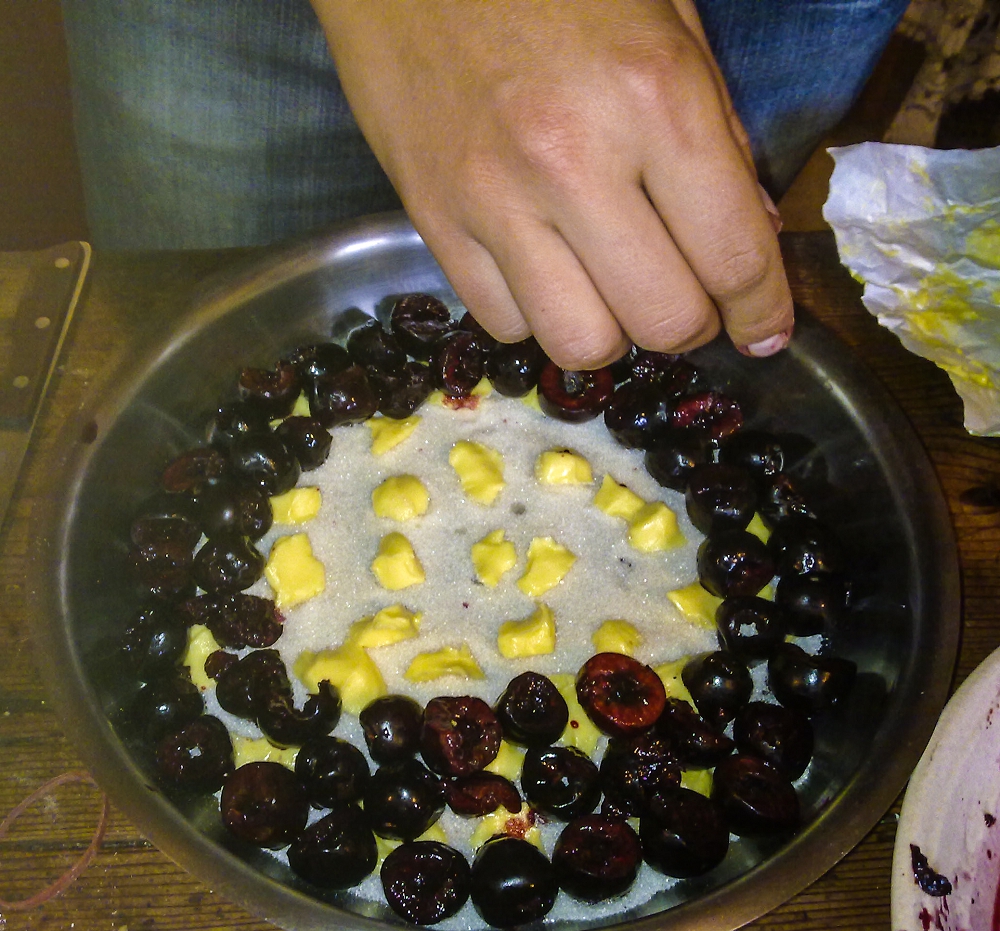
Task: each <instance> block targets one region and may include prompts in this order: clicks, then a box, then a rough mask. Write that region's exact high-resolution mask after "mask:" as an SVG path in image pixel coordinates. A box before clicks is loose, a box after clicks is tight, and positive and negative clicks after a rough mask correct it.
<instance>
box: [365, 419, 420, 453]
mask: <svg viewBox="0 0 1000 931" xmlns="http://www.w3.org/2000/svg"><path fill="white" fill-rule="evenodd" d="M418 423H420V418H419V417H418V416H417V415H416V414H411V415H410V416H409V417H407V418H405V419H404V420H394V419H393V418H392V417H372V418H370V419H369V420H366V421H365V425H366V426H367V427H368V429H369V430H370V431H371V434H372V455H373V456H384V455H385V454H386V453H387V452H389V450H390V449H395V448H396V447H397V446H399V444H400V443H402V442H403V440H405V439H407V438H408V437H409V436H411V435H412V433H413V431H414V430H416V429H417V424H418Z"/></svg>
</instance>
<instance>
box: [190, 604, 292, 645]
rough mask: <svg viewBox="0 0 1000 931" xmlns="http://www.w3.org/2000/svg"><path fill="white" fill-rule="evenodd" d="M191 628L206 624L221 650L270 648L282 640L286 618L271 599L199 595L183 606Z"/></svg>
mask: <svg viewBox="0 0 1000 931" xmlns="http://www.w3.org/2000/svg"><path fill="white" fill-rule="evenodd" d="M180 610H181V613H182V614H183V615H184V617H185V619H186V621H187V623H188V624H204V625H205V626H206V627H207V628H208V629H209V630H210V631H211V632H212V636H213V637H214V638H215V640H216V642H217V643H218V644H219V646H221V647H229V648H232V649H236V650H240V649H243V648H244V647H269V646H271V645H272V644H273V643H274V642H275V641H277V639H278V638H279V637H280V636H281V632H282V630H283V629H284V627H283V622H284V618H283V617H282V615H281V614H280V613H279V611H278V608H277V605H275V603H274V602H273V601H272V600H271V599H270V598H263V597H261V596H260V595H248V594H247V593H246V592H237V593H236V594H235V595H197V596H196V597H194V598H188V599H187V601H185V602H183V603H182V604H181V606H180Z"/></svg>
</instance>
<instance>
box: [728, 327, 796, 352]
mask: <svg viewBox="0 0 1000 931" xmlns="http://www.w3.org/2000/svg"><path fill="white" fill-rule="evenodd" d="M791 338H792V328H791V327H789V328H788V329H787V330H783V331H782V332H781V333H775V335H774V336H769V337H768V338H767V339H762V340H761V341H760V342H759V343H750V344H749V345H747V346H737V347H736V348H737V349H738V350H739V351H740V352H741V353H743V355H745V356H752V357H753V358H754V359H763V358H765V357H766V356H773V355H774V354H775V353H776V352H781V350H782V349H784V348H785V347H786V346H787V345H788V341H789V340H790V339H791Z"/></svg>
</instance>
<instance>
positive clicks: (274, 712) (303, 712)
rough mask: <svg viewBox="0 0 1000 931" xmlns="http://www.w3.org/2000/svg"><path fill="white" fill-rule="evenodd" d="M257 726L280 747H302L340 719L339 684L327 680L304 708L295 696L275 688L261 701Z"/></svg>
mask: <svg viewBox="0 0 1000 931" xmlns="http://www.w3.org/2000/svg"><path fill="white" fill-rule="evenodd" d="M256 710H257V726H258V727H259V728H260V729H261V730H262V731H263V732H264V736H265V737H266V738H267V739H268V740H269V741H270V742H271V743H273V744H274V745H275V746H277V747H292V746H301V745H302V744H304V743H306V742H307V741H310V740H313V739H315V738H317V737H323V736H325V735H326V734H329V733H330V731H332V730H333V729H334V728H335V727H336V726H337V722H338V721H339V720H340V710H341V700H340V692H339V690H338V689H337V687H336V686H334V685H331V684H330V683H329V682H328V681H326V680H325V679H324V680H323V681H322V682H320V683H319V685H318V687H317V690H316V693H315V694H312V695H310V696H309V697H308V698H307V699H306V701H305V704H303V706H302V707H301V708H296V707H295V702H294V700H293V698H292V696H291V695H290V694H289V693H288V692H285V691H282V690H275V691H272V692H269V693H267V694H265V695H264V696H263V698H262V700H261V701H258V702H257V705H256Z"/></svg>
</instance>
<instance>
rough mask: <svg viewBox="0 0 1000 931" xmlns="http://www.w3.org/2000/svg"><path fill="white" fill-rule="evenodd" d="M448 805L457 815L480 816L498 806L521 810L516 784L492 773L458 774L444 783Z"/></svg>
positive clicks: (510, 810) (516, 810)
mask: <svg viewBox="0 0 1000 931" xmlns="http://www.w3.org/2000/svg"><path fill="white" fill-rule="evenodd" d="M445 794H446V795H447V798H448V807H449V808H450V809H451V810H452V811H453V812H455V814H458V815H474V816H476V817H482V816H483V815H488V814H490V812H494V811H496V810H497V809H498V808H500V807H503V808H506V809H507V811H509V812H511V813H516V812H518V811H520V810H521V795H520V793H519V792H518V791H517V787H516V786H515V785H514V784H513V783H512V782H511V781H510V780H509V779H505V778H504V777H503V776H499V775H497V774H496V773H485V772H482V773H472V775H470V776H459V777H458V778H457V779H452V780H451V781H449V782H448V783H447V784H446V786H445Z"/></svg>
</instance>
